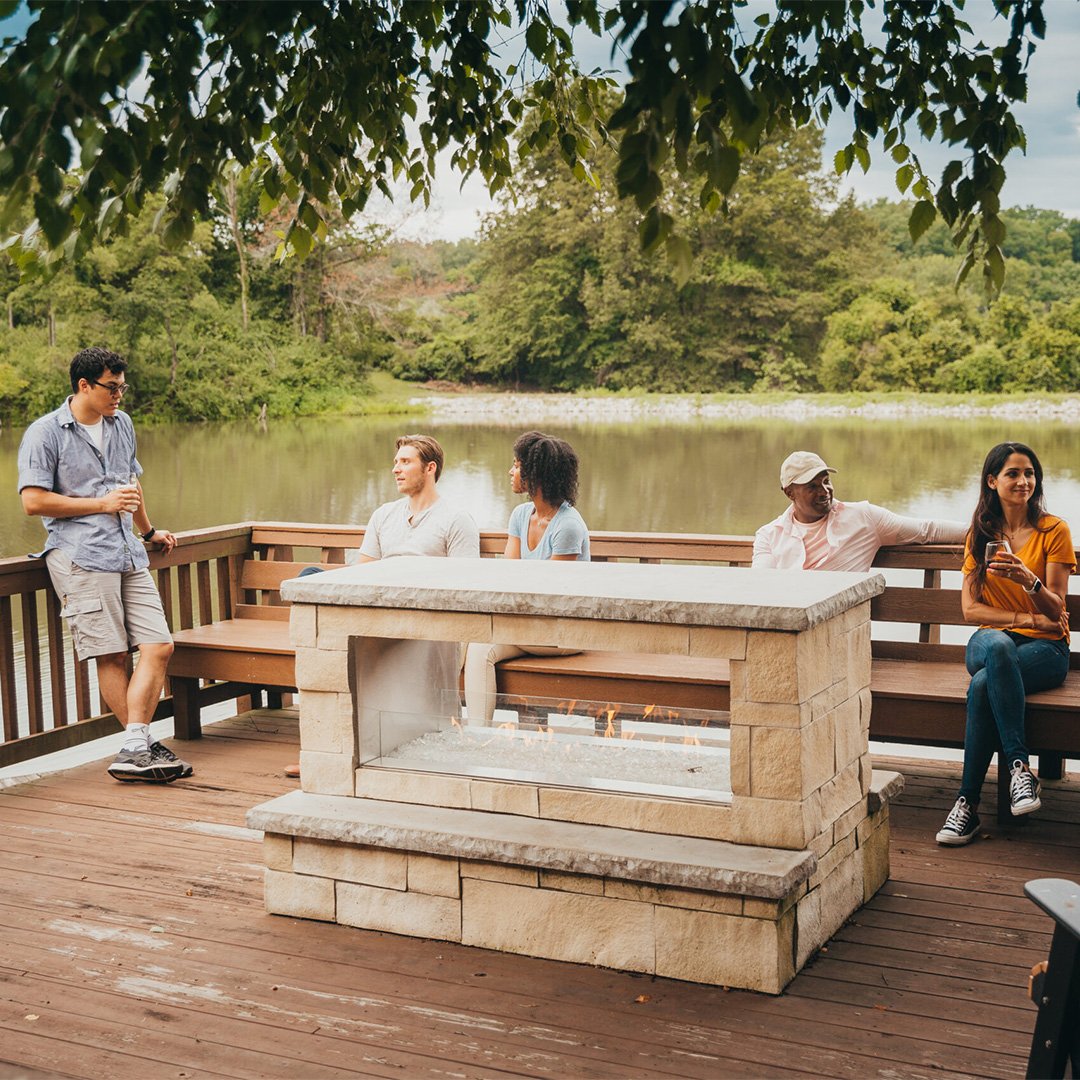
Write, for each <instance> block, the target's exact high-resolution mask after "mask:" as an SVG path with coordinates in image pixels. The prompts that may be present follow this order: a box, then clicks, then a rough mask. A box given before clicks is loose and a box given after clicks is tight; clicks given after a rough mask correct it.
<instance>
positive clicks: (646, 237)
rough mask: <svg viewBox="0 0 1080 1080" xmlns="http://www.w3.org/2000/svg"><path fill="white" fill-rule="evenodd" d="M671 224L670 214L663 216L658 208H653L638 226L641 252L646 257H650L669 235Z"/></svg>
mask: <svg viewBox="0 0 1080 1080" xmlns="http://www.w3.org/2000/svg"><path fill="white" fill-rule="evenodd" d="M673 224H674V222H673V221H672V220H671V215H670V214H665V213H663V212H662V211H661V210H660V208H659V207H656V206H654V207H653V208H652V209H651V210H650V211H649V212H648V213H647V214H646V215H645V217H644V218H643V219H642V222H641V224H640V225H639V226H638V235H639V236H640V237H641V250H642V251H643V252H644V253H645V254H646V255H651V254H652V253H653V252H654V251H655V250H656V248H657V247H658V246H659V245H660V244H661V243H663V242H664V240H666V239H667V238H668V236H670V235H671V227H672V225H673Z"/></svg>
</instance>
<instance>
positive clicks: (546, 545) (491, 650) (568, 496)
mask: <svg viewBox="0 0 1080 1080" xmlns="http://www.w3.org/2000/svg"><path fill="white" fill-rule="evenodd" d="M510 486H511V488H512V489H513V491H514V493H515V494H517V495H523V494H526V493H527V494H528V496H529V500H530V501H529V502H526V503H522V504H521V505H520V506H517V507H515V508H514V512H513V513H512V514H511V515H510V524H509V526H508V529H507V531H508V533H509V535H508V536H507V539H506V550H505V551H504V552H503V558H505V559H551V560H553V561H562V562H573V561H578V562H587V561H588V559H589V530H588V527H587V526H586V524H585V522H584V520H582V517H581V515H580V514H579V513H578V512H577V510H576V509H575V508H574V502H575V501H576V499H577V488H578V458H577V454H575V453H574V448H573V447H572V446H571V445H570V444H569V443H568V442H565V441H564V440H563V439H557V438H555V437H554V436H553V435H545V434H544V433H543V432H540V431H527V432H525V434H524V435H522V436H521V437H520V438H519V439H518V440H517V442H515V443H514V464H513V466H512V467H511V469H510ZM576 651H577V650H576V649H558V648H543V647H538V646H529V647H528V648H527V649H526V648H524V647H520V646H517V645H484V644H476V643H474V644H471V645H470V646H469V649H468V653H467V654H466V658H465V706H466V708H467V709H468V713H469V721H470V723H473V724H476V723H482V724H487V723H490V722H491V716H492V713H493V712H494V709H495V692H496V690H495V665H496V664H497V663H498V662H499V661H500V660H508V659H510V658H511V657H514V656H523V655H525V654H529V655H533V656H564V655H568V654H570V653H573V652H576Z"/></svg>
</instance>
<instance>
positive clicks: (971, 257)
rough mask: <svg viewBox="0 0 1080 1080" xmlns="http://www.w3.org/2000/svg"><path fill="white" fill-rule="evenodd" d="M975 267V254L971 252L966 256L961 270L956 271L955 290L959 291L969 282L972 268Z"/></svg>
mask: <svg viewBox="0 0 1080 1080" xmlns="http://www.w3.org/2000/svg"><path fill="white" fill-rule="evenodd" d="M974 265H975V252H974V251H969V252H968V253H967V255H965V256H964V261H963V262H962V263H961V264H960V269H959V270H957V271H956V280H955V281H954V282H953V288H954V289H956V290H957V291H959V289H960V286H961V285H963V284H964V282H965V281H966V280H967V276H968V274H970V273H971V268H972V267H973V266H974Z"/></svg>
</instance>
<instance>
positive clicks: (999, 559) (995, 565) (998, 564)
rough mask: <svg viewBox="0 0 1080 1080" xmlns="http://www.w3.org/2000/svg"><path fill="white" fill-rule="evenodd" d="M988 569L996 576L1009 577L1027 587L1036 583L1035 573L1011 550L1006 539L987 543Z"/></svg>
mask: <svg viewBox="0 0 1080 1080" xmlns="http://www.w3.org/2000/svg"><path fill="white" fill-rule="evenodd" d="M986 569H987V572H988V573H990V574H993V575H994V576H995V577H1003V578H1008V579H1009V580H1010V581H1015V582H1016V583H1017V585H1021V586H1023V587H1024V588H1025V589H1030V588H1031V587H1032V585H1034V583H1035V575H1034V574H1033V573H1032V572H1031V571H1030V570H1029V569H1028V568H1027V567H1026V566H1025V565H1024V563H1023V561H1022V560H1021V559H1020V558H1019V557H1018V556H1016V555H1014V554H1013V553H1012V552H1011V551H1010V550H1009V545H1008V543H1007V542H1006V541H1004V540H992V541H991V542H990V543H989V544H987V545H986Z"/></svg>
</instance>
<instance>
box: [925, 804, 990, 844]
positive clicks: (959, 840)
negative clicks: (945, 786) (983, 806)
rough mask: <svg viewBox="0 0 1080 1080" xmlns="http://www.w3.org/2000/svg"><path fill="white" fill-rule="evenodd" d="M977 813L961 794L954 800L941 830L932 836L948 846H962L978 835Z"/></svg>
mask: <svg viewBox="0 0 1080 1080" xmlns="http://www.w3.org/2000/svg"><path fill="white" fill-rule="evenodd" d="M979 828H980V824H979V815H978V814H977V813H975V808H974V807H973V806H972V805H971V803H969V802H968V801H967V799H965V798H964V796H963V795H961V796H960V798H959V799H957V800H956V803H955V805H954V806H953V808H952V809H951V810H950V811H949V816H948V817H947V818H946V819H945V824H944V825H943V826H942V827H941V831H940V832H939V833H938V834H937V836H935V837H934V839H935V840H937V842H938V843H939V844H946V845H947V846H948V847H963V846H964V844H970V843H971V841H972V840H974V839H975V837H977V836H978V835H979Z"/></svg>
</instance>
